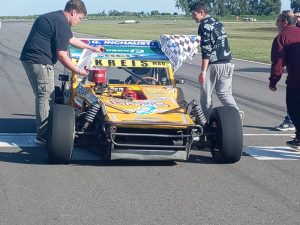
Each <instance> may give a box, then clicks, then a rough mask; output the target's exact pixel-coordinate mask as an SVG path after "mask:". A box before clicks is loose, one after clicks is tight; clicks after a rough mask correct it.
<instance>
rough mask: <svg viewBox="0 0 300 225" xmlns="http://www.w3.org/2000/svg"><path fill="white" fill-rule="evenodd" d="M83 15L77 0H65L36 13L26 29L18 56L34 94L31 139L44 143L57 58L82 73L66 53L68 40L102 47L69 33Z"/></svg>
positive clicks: (51, 103) (80, 45)
mask: <svg viewBox="0 0 300 225" xmlns="http://www.w3.org/2000/svg"><path fill="white" fill-rule="evenodd" d="M86 15H87V11H86V7H85V5H84V3H83V2H82V1H81V0H69V1H68V2H67V3H66V6H65V9H64V11H62V10H60V11H54V12H49V13H46V14H43V15H41V16H39V17H38V18H37V19H36V20H35V22H34V24H33V26H32V28H31V31H30V33H29V36H28V38H27V40H26V42H25V45H24V47H23V50H22V53H21V57H20V60H21V61H22V64H23V66H24V69H25V71H26V74H27V76H28V79H29V82H30V84H31V87H32V89H33V93H34V95H35V113H36V124H37V136H36V139H35V140H34V142H35V143H36V144H39V145H45V143H46V141H47V136H48V134H47V132H48V115H49V110H50V108H51V107H52V105H53V102H54V67H53V65H54V64H55V63H56V62H57V60H59V61H60V62H61V63H62V64H63V65H64V66H65V67H67V68H68V69H69V70H71V71H72V72H74V73H77V74H79V75H83V76H86V75H87V74H88V71H87V70H85V69H83V70H79V68H78V67H77V66H75V65H74V64H73V63H72V61H71V59H70V58H69V56H68V47H69V44H71V45H73V46H75V47H77V48H80V49H85V48H87V49H91V50H93V51H96V52H100V51H103V47H102V46H98V47H92V46H90V45H88V44H85V43H83V42H82V41H80V40H79V39H77V38H76V37H74V36H73V33H72V30H71V27H72V26H75V25H76V24H77V23H79V22H80V21H81V20H82V19H84V17H85V16H86Z"/></svg>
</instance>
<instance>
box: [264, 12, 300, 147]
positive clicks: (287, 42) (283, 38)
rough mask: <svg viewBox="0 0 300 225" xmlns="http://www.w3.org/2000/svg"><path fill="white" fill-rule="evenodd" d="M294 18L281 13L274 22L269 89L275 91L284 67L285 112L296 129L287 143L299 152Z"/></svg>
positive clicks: (299, 45)
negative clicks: (274, 32) (285, 76)
mask: <svg viewBox="0 0 300 225" xmlns="http://www.w3.org/2000/svg"><path fill="white" fill-rule="evenodd" d="M294 24H295V17H294V14H293V12H291V11H283V12H282V13H281V14H280V15H279V16H278V17H277V20H276V26H277V28H278V32H279V34H278V35H277V36H276V37H275V38H274V41H273V44H272V50H271V61H272V66H271V74H270V78H269V80H270V83H269V89H270V90H271V91H276V90H277V88H276V84H277V83H278V81H279V80H280V79H281V76H282V74H283V72H284V66H286V69H287V74H288V75H287V80H286V85H287V87H286V104H287V111H288V113H289V115H290V117H291V120H292V122H293V124H294V125H295V128H296V132H295V133H296V137H295V138H294V139H293V140H291V141H287V142H286V144H287V145H288V146H290V147H291V148H294V149H296V150H300V101H299V99H300V73H299V71H300V63H299V58H298V56H299V54H300V29H299V28H297V27H296V26H294Z"/></svg>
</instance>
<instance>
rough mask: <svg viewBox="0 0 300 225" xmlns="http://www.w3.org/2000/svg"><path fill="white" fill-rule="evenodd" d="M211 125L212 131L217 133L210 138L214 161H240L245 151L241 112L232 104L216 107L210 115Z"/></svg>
mask: <svg viewBox="0 0 300 225" xmlns="http://www.w3.org/2000/svg"><path fill="white" fill-rule="evenodd" d="M209 126H210V130H211V131H212V133H215V135H213V136H212V137H211V139H210V142H211V143H210V150H211V153H212V156H213V159H214V161H216V162H218V163H235V162H238V161H239V160H240V159H241V156H242V152H243V126H242V122H241V118H240V115H239V112H238V111H237V110H236V109H235V108H234V107H230V106H222V107H216V108H214V109H213V112H212V115H211V117H210V122H209Z"/></svg>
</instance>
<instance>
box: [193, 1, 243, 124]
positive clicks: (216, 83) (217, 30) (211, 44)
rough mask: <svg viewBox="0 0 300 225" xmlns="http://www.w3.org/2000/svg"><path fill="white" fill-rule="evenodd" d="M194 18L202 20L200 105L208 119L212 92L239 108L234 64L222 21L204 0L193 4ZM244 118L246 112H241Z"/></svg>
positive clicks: (200, 22)
mask: <svg viewBox="0 0 300 225" xmlns="http://www.w3.org/2000/svg"><path fill="white" fill-rule="evenodd" d="M190 11H191V12H192V17H193V19H194V20H195V21H196V23H199V29H198V35H200V36H201V43H200V47H201V52H202V65H201V71H200V74H199V78H198V80H199V83H200V91H201V96H200V104H201V107H202V109H203V112H204V115H205V117H206V118H207V119H208V118H209V116H210V114H211V111H212V92H213V89H215V90H216V93H217V96H218V98H219V100H220V101H221V103H222V104H223V105H224V106H232V107H234V108H236V109H237V110H239V108H238V106H237V104H236V102H235V100H234V98H233V96H232V75H233V70H234V64H232V63H231V59H232V56H231V51H230V47H229V43H228V38H227V34H226V32H225V29H224V26H223V24H222V23H221V22H220V21H219V20H217V19H214V18H212V17H211V16H210V15H209V12H208V9H207V7H206V5H205V4H204V3H203V2H198V3H195V4H193V5H192V6H191V8H190ZM240 115H241V117H242V115H243V112H240Z"/></svg>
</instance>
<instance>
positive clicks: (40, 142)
mask: <svg viewBox="0 0 300 225" xmlns="http://www.w3.org/2000/svg"><path fill="white" fill-rule="evenodd" d="M33 142H34V143H35V144H36V145H38V146H46V144H47V142H46V140H44V139H42V138H35V139H34V140H33Z"/></svg>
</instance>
